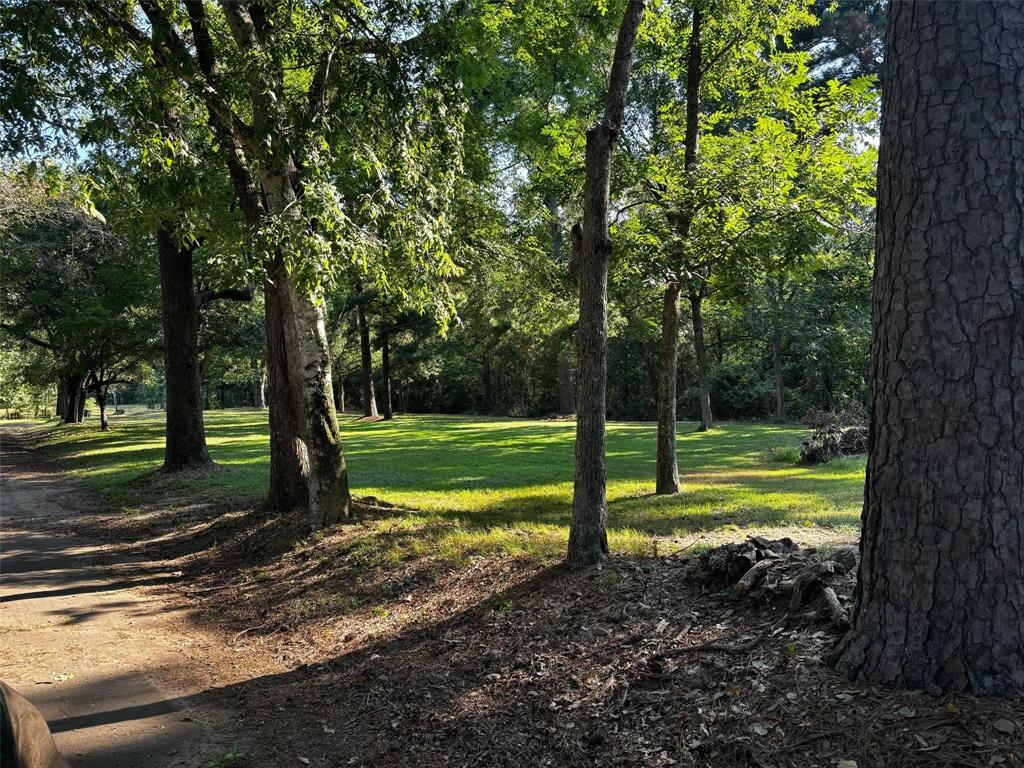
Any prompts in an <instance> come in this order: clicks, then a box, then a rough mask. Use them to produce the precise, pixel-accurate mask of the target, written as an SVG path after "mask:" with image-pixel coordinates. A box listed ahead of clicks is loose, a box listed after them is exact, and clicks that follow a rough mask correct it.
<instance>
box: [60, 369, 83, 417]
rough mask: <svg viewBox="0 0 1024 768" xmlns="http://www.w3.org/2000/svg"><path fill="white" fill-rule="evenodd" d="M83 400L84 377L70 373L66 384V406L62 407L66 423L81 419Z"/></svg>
mask: <svg viewBox="0 0 1024 768" xmlns="http://www.w3.org/2000/svg"><path fill="white" fill-rule="evenodd" d="M81 400H82V377H81V376H80V375H78V374H74V373H73V374H70V375H69V376H68V377H67V381H66V382H65V384H64V407H63V408H62V409H61V410H62V411H63V414H64V423H65V424H77V423H78V422H80V421H81V418H80V414H81V410H80V408H79V405H80V403H81Z"/></svg>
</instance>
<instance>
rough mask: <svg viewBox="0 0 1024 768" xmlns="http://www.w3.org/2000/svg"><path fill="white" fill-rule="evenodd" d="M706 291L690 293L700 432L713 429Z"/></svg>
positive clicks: (698, 429) (698, 428)
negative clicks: (705, 319) (705, 330)
mask: <svg viewBox="0 0 1024 768" xmlns="http://www.w3.org/2000/svg"><path fill="white" fill-rule="evenodd" d="M703 305H704V291H703V290H698V291H696V292H691V293H690V317H691V318H692V320H693V351H694V353H695V355H696V357H697V392H698V395H699V397H700V425H699V426H698V427H697V431H698V432H706V431H707V430H709V429H711V377H710V374H709V373H708V351H707V347H706V346H705V344H704V311H703Z"/></svg>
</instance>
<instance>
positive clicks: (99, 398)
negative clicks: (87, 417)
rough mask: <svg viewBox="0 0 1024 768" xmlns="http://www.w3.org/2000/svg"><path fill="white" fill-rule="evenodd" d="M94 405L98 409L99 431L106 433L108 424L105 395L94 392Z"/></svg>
mask: <svg viewBox="0 0 1024 768" xmlns="http://www.w3.org/2000/svg"><path fill="white" fill-rule="evenodd" d="M96 405H98V406H99V409H100V431H101V432H106V431H107V430H109V429H110V423H109V422H108V421H107V395H106V393H105V392H101V391H100V390H99V389H97V390H96Z"/></svg>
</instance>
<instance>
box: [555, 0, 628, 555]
mask: <svg viewBox="0 0 1024 768" xmlns="http://www.w3.org/2000/svg"><path fill="white" fill-rule="evenodd" d="M646 6H647V2H646V0H629V4H628V5H627V6H626V12H625V15H624V16H623V19H622V24H621V26H620V27H619V34H618V39H617V40H616V43H615V55H614V57H613V60H612V71H611V76H610V78H609V82H608V97H607V103H606V105H605V111H604V116H603V117H602V119H601V121H600V122H598V123H597V124H596V125H594V127H592V128H591V129H590V130H589V131H587V144H586V156H585V162H584V166H585V179H584V183H583V231H582V239H581V241H580V252H579V265H578V271H577V274H578V280H579V291H580V304H579V307H580V319H579V325H578V327H577V329H576V360H577V364H576V375H577V387H578V389H577V401H576V409H577V416H576V472H575V479H574V483H573V498H572V520H571V522H570V525H569V547H568V552H567V561H568V564H569V566H570V567H574V568H580V567H585V566H588V565H594V564H596V563H598V562H600V561H601V559H602V558H603V557H604V556H605V555H606V554H607V552H608V532H607V519H608V507H607V502H606V498H605V491H606V469H605V455H604V432H605V410H606V403H605V400H606V394H607V386H608V382H607V364H608V259H609V256H610V255H611V250H612V244H611V239H610V238H609V236H608V204H609V195H610V186H611V169H612V154H613V152H614V150H615V144H616V142H617V140H618V136H619V131H620V130H621V127H622V119H623V114H624V112H625V108H626V96H627V93H628V91H629V70H630V67H631V66H632V62H633V47H634V44H635V42H636V32H637V28H638V27H639V26H640V20H641V19H642V18H643V15H644V10H645V9H646Z"/></svg>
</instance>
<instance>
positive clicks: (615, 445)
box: [33, 409, 864, 563]
mask: <svg viewBox="0 0 1024 768" xmlns="http://www.w3.org/2000/svg"><path fill="white" fill-rule="evenodd" d="M205 417H206V429H207V435H208V442H209V446H210V454H211V456H212V457H213V458H214V460H215V461H216V462H217V464H218V467H219V470H218V471H214V472H200V473H189V472H185V473H181V474H176V475H171V476H164V475H159V474H154V473H155V471H156V470H157V469H158V468H159V467H160V464H161V462H162V458H163V415H162V414H161V413H160V412H155V411H143V412H141V413H138V412H136V413H132V414H129V415H125V416H119V417H116V418H115V419H114V420H113V429H112V430H111V431H110V432H108V433H101V432H100V431H99V430H98V429H97V428H96V427H95V426H94V425H92V424H89V425H85V426H70V427H53V426H48V427H43V428H41V427H34V428H33V429H34V430H35V431H36V433H37V434H40V435H44V436H45V445H46V450H47V451H49V452H51V453H53V454H54V455H56V456H59V457H60V458H62V459H63V460H64V462H65V466H67V467H69V469H70V471H71V472H72V473H73V474H75V475H77V476H79V477H81V478H82V479H83V480H84V481H85V482H86V483H87V484H88V485H90V486H91V487H93V488H95V489H97V490H100V491H102V492H103V493H105V494H107V495H108V497H109V498H110V499H111V501H112V502H113V503H114V504H120V505H123V506H125V507H127V506H133V505H136V504H140V503H143V502H146V501H149V502H153V501H156V500H158V499H159V498H161V497H167V498H174V499H175V500H177V501H180V500H182V499H185V500H187V499H189V498H193V499H196V500H198V501H201V502H202V503H206V504H218V503H228V502H229V503H232V504H236V505H250V506H251V505H253V504H255V503H257V502H258V501H259V500H260V499H262V497H263V496H264V494H265V493H266V487H267V482H268V477H269V467H268V445H269V438H268V431H267V423H266V413H265V412H262V411H256V410H252V409H240V410H231V411H208V412H206V414H205ZM695 426H696V425H693V424H688V423H680V425H679V442H678V445H679V470H680V477H681V482H682V487H683V490H682V492H681V493H680V494H677V495H673V496H654V495H653V491H654V482H653V478H654V458H655V457H654V451H655V437H656V432H655V426H654V425H653V424H649V423H611V424H609V427H608V438H607V444H608V502H609V530H610V544H611V547H612V549H613V550H615V551H618V552H626V553H629V554H632V555H635V556H643V555H645V553H653V552H655V550H656V549H657V547H658V545H657V544H656V543H652V542H653V541H654V539H656V538H658V537H677V538H678V537H686V536H689V535H692V534H695V533H702V532H711V531H721V530H725V529H726V528H727V527H735V529H736V532H737V534H736V535H737V536H741V535H742V532H744V531H749V530H766V529H767V530H770V529H773V528H779V529H781V528H792V529H797V530H799V529H805V528H817V529H828V530H835V531H854V530H856V527H857V524H858V520H859V515H860V507H861V501H862V491H863V477H864V461H863V459H862V458H852V459H842V460H838V461H835V462H832V463H830V464H826V465H822V466H814V467H810V466H800V465H797V464H796V463H795V462H792V461H789V458H791V457H792V456H793V455H795V454H794V453H793V452H794V451H795V450H796V446H797V445H798V443H799V440H800V439H801V438H802V437H803V436H804V435H805V434H806V430H804V429H802V428H800V427H798V426H791V425H775V424H745V423H744V424H739V423H728V424H721V425H719V426H717V427H716V428H715V429H713V430H710V431H708V432H696V431H695ZM341 428H342V439H343V443H344V448H345V454H346V459H347V461H348V467H349V472H350V482H351V486H352V489H353V492H354V493H355V494H357V495H360V496H374V497H377V498H379V499H381V500H383V501H386V502H390V503H392V504H395V505H397V506H398V507H401V508H405V509H414V510H417V512H418V513H417V514H404V513H397V512H396V513H395V514H394V515H392V516H389V517H387V518H385V519H383V520H379V521H378V520H371V521H367V524H369V525H375V526H377V525H379V527H380V530H379V533H380V537H381V538H382V541H380V542H375V543H372V544H371V543H367V544H365V545H362V546H365V547H367V548H368V549H367V551H366V552H365V553H364V554H365V556H366V557H371V558H375V559H380V560H381V562H385V561H388V562H393V563H398V562H403V561H406V560H408V559H409V558H416V557H420V558H428V559H429V558H431V557H437V558H441V559H447V560H453V561H459V562H464V561H465V560H466V559H467V558H471V557H474V556H493V555H503V554H507V555H510V556H525V557H541V558H543V557H548V556H557V555H560V554H561V552H562V551H563V548H564V546H565V539H566V536H567V529H568V522H569V517H570V512H571V510H570V507H571V501H572V477H573V443H574V438H575V432H574V430H575V425H574V424H573V423H572V422H566V421H539V420H526V419H501V418H481V417H462V416H419V415H417V416H404V415H403V416H399V417H398V418H396V419H395V420H394V421H390V422H384V421H378V422H364V421H361V420H359V419H357V418H354V417H351V416H349V417H342V420H341ZM783 459H785V460H783Z"/></svg>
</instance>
